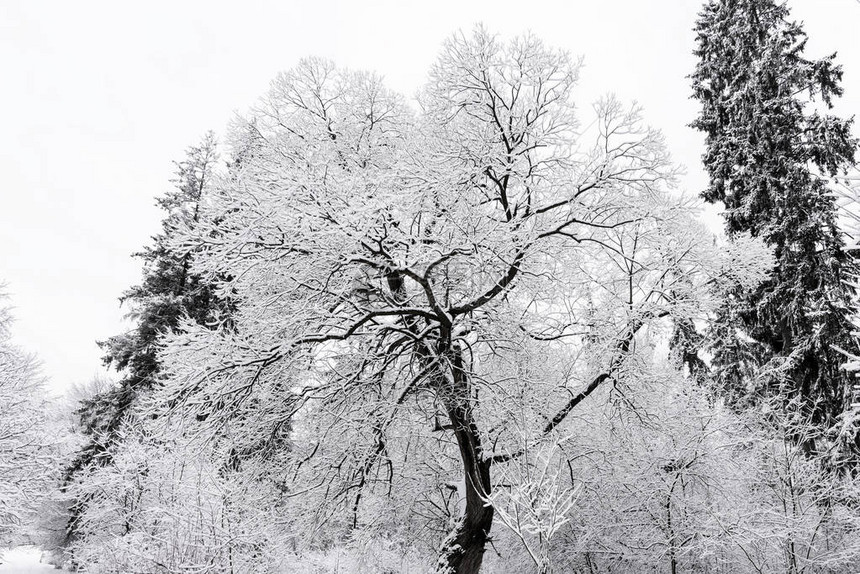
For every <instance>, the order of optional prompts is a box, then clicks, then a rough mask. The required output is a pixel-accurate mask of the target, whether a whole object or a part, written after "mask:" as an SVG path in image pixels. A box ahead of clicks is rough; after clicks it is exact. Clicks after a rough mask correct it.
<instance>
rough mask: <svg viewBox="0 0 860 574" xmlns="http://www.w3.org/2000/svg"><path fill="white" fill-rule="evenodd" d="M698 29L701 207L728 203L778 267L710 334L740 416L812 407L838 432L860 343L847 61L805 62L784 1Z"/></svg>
mask: <svg viewBox="0 0 860 574" xmlns="http://www.w3.org/2000/svg"><path fill="white" fill-rule="evenodd" d="M695 29H696V32H697V49H696V51H695V54H696V55H697V56H698V58H699V61H698V64H697V66H696V70H695V73H694V74H693V75H692V80H693V90H694V97H695V99H697V100H699V102H701V104H702V110H701V113H700V114H699V116H698V118H697V119H696V120H695V122H694V123H693V127H695V128H697V129H698V130H700V131H703V132H704V133H705V134H706V136H707V139H706V152H705V154H704V156H703V160H704V164H705V167H706V168H707V171H708V174H709V176H710V183H709V185H708V187H707V189H706V190H705V191H704V192H703V194H702V195H703V197H704V199H705V200H706V201H708V202H711V203H715V202H722V203H724V204H725V208H726V209H725V214H724V217H725V224H726V231H727V233H728V234H729V235H734V234H738V233H742V232H748V233H750V234H752V235H753V236H757V237H760V238H762V239H764V240H765V241H766V242H767V243H768V244H769V245H770V246H771V247H772V248H773V249H774V255H775V258H776V262H777V263H776V266H775V268H774V269H773V272H772V276H771V278H770V279H769V280H768V281H766V282H765V283H763V284H762V285H760V286H759V287H758V288H756V289H753V290H744V289H740V288H739V289H737V290H736V292H735V293H733V294H732V296H731V297H730V298H729V299H728V300H726V301H725V304H724V306H723V308H722V310H721V311H720V313H719V316H718V318H717V320H716V323H715V325H714V326H713V328H712V331H711V340H712V346H713V352H714V358H713V367H714V371H715V375H716V377H717V379H718V381H719V382H720V384H721V385H722V387H723V389H724V390H725V392H726V393H727V395H728V396H729V397H730V399H731V400H732V401H733V402H734V403H735V404H739V403H745V402H750V401H755V400H758V399H760V398H761V397H762V396H772V395H774V394H775V393H781V394H782V395H784V396H786V398H791V397H794V398H797V397H800V398H802V400H803V403H804V404H805V405H806V408H808V409H809V411H810V413H811V415H812V416H813V419H814V420H815V422H816V424H819V425H822V426H824V427H830V426H832V425H833V424H834V423H835V421H836V418H837V417H838V416H839V415H840V414H841V413H842V412H844V410H845V409H846V407H847V406H848V405H847V403H848V402H849V401H850V386H851V385H850V379H849V378H848V377H847V376H846V374H845V373H844V371H842V370H841V369H840V365H841V363H842V362H843V359H842V358H841V356H840V354H839V353H838V351H836V350H835V349H834V346H845V345H847V343H848V341H849V340H850V331H851V327H850V325H849V322H848V320H847V318H846V309H847V307H848V305H849V301H850V298H851V291H850V287H848V286H847V285H846V283H845V281H846V279H848V278H849V277H850V276H851V275H853V274H855V273H856V269H857V266H856V263H855V262H854V261H853V260H852V258H851V257H850V256H849V254H848V253H847V252H846V249H845V245H844V241H843V238H842V236H841V234H840V231H839V230H838V228H837V211H836V209H837V208H836V205H835V202H834V199H833V197H832V195H831V194H830V190H829V189H828V184H827V177H828V176H835V175H837V174H838V173H840V172H843V171H844V170H845V169H846V168H847V167H849V166H851V165H853V163H854V151H855V149H856V147H857V140H856V139H855V138H853V137H852V135H851V133H850V128H851V124H852V121H851V120H844V119H840V118H838V117H836V116H834V115H832V114H831V113H829V111H828V110H829V109H830V108H831V105H832V99H833V98H834V97H838V96H840V95H841V94H842V88H841V87H840V81H841V78H842V70H841V68H840V67H839V66H838V65H836V63H835V54H833V55H831V56H828V57H826V58H822V59H819V60H810V59H807V58H806V57H805V56H804V50H805V46H806V41H807V37H806V34H805V33H804V31H803V28H802V26H801V25H800V24H798V23H796V22H794V21H792V20H791V19H790V14H789V10H788V8H787V7H786V5H785V3H784V2H778V1H776V0H709V1H708V2H707V4H706V5H705V7H704V9H703V11H702V12H701V14H700V16H699V19H698V22H697V24H696V28H695ZM850 440H853V441H856V440H857V439H856V437H852V438H851V439H850Z"/></svg>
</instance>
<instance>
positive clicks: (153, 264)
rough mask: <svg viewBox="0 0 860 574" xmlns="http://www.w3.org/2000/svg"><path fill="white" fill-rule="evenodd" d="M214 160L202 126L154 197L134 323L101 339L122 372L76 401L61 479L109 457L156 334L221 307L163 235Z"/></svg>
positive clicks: (186, 218)
mask: <svg viewBox="0 0 860 574" xmlns="http://www.w3.org/2000/svg"><path fill="white" fill-rule="evenodd" d="M216 163H217V152H216V139H215V136H214V135H213V134H212V133H209V134H207V135H206V136H205V137H204V138H203V141H202V142H201V143H200V145H198V146H193V147H191V148H189V150H188V152H187V157H186V159H185V160H183V161H182V162H179V163H177V164H176V167H177V171H176V179H175V180H174V184H175V189H174V190H172V191H170V192H168V193H166V194H165V195H164V196H163V197H162V198H160V199H158V201H157V203H158V205H159V207H161V208H162V209H163V210H164V211H165V212H166V217H165V219H164V220H163V222H162V232H161V233H160V234H158V235H155V236H154V237H153V243H152V245H150V246H147V247H146V248H145V249H144V250H143V251H142V252H140V253H137V254H136V257H138V258H140V259H141V260H142V261H143V280H142V282H141V284H140V285H137V286H135V287H132V288H131V289H129V290H128V291H126V292H125V293H124V294H123V296H122V297H121V298H120V301H121V302H122V303H123V304H125V305H127V306H128V308H129V314H128V316H129V318H131V319H133V320H134V327H133V328H132V329H131V330H129V331H128V332H126V333H123V334H120V335H116V336H114V337H111V338H109V339H108V340H107V341H104V342H102V343H100V345H101V347H102V348H103V349H104V350H105V351H106V354H105V357H104V362H105V364H107V365H109V366H113V367H115V368H116V369H117V370H118V371H120V372H122V373H123V377H122V379H121V380H120V381H119V382H118V383H117V384H116V385H108V386H105V388H104V389H103V392H99V393H97V394H94V395H93V396H89V397H86V398H85V400H83V401H82V403H81V405H80V408H79V410H78V414H79V416H80V427H81V431H82V433H83V434H84V435H85V436H86V438H87V440H86V442H85V443H84V445H83V447H82V448H81V449H80V451H79V453H78V456H76V457H75V458H74V460H72V461H71V462H70V463H69V465H68V466H67V468H66V471H65V474H66V478H65V481H66V482H67V483H72V482H74V481H76V480H78V475H79V474H80V473H83V472H84V471H85V470H86V469H87V467H89V466H92V465H96V466H102V465H105V464H109V463H110V460H111V457H112V456H113V454H114V452H115V449H114V448H113V446H114V443H116V442H117V441H118V440H119V435H120V432H121V430H122V429H123V428H124V425H125V423H126V422H127V421H128V419H134V418H135V417H136V416H137V412H136V407H137V404H138V403H139V402H140V401H141V400H142V399H143V398H145V397H146V396H147V395H148V393H149V392H150V391H151V389H152V388H153V386H155V385H156V379H157V376H158V373H159V369H160V366H159V364H158V360H157V357H156V352H157V341H158V339H159V337H161V336H162V335H163V334H164V333H165V332H169V331H171V330H173V329H176V328H177V327H178V325H179V321H180V319H181V318H183V317H190V318H191V319H192V320H194V321H197V322H199V323H201V324H205V323H206V322H208V321H211V320H214V318H215V317H218V316H220V312H221V311H225V310H226V309H227V305H226V304H225V303H224V302H223V301H218V300H216V299H215V297H214V296H213V294H212V292H211V290H210V289H209V286H208V285H206V284H205V283H203V282H201V281H200V280H199V278H198V277H197V276H195V275H194V274H193V273H191V272H189V255H188V254H185V253H177V252H175V251H172V250H171V248H170V237H171V236H172V235H173V234H175V233H176V230H177V229H179V228H186V227H189V226H194V225H195V224H196V223H197V222H198V220H199V214H200V205H201V203H202V202H203V201H205V197H204V195H205V193H204V192H205V190H206V187H207V186H208V184H209V179H210V177H211V176H212V173H213V170H214V169H215V166H216ZM76 491H77V492H84V491H86V489H84V490H81V489H77V490H76ZM87 504H88V501H87V500H84V499H78V500H76V502H75V504H74V505H73V508H72V516H71V520H70V525H69V533H70V535H71V536H72V537H74V536H75V535H77V528H78V525H77V519H78V517H79V515H80V514H81V513H83V512H84V510H85V508H84V507H85V506H86V505H87Z"/></svg>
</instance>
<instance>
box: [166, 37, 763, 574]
mask: <svg viewBox="0 0 860 574" xmlns="http://www.w3.org/2000/svg"><path fill="white" fill-rule="evenodd" d="M578 69H579V68H578V62H576V61H575V60H572V59H571V58H570V57H569V56H568V55H567V54H566V53H563V52H559V51H557V50H553V49H550V48H547V47H546V46H544V45H543V44H542V43H541V42H540V41H539V40H537V39H536V38H534V37H532V36H525V37H521V38H517V39H515V40H513V41H510V42H503V41H501V40H499V39H498V38H496V37H494V36H492V35H490V34H488V33H487V32H486V31H484V30H482V29H478V30H476V31H475V32H474V34H472V35H470V36H464V35H457V36H455V37H454V38H452V39H451V40H449V41H448V42H447V43H446V44H445V47H444V49H443V51H442V54H441V56H440V58H439V61H438V62H437V64H436V65H435V66H434V67H433V69H432V71H431V74H430V81H429V82H428V84H427V85H426V87H425V88H424V90H423V91H422V92H421V94H420V96H419V102H418V103H419V106H418V108H419V109H418V110H417V111H416V110H413V109H412V108H410V107H409V106H408V105H407V103H406V102H405V101H404V99H403V98H401V97H400V96H398V95H397V94H394V93H392V92H390V91H388V90H386V89H385V88H384V86H383V85H382V82H381V80H380V79H379V78H378V77H376V76H373V75H371V74H366V73H358V72H351V71H346V70H342V69H339V68H337V67H336V66H334V65H333V64H331V63H329V62H326V61H323V60H318V59H310V60H305V61H303V62H302V63H301V64H300V65H299V66H298V67H297V68H295V69H294V70H292V71H290V72H287V73H284V74H282V75H280V76H279V77H278V78H277V79H276V80H275V81H274V82H273V84H272V87H271V90H270V91H269V93H268V94H267V95H266V96H265V97H264V98H263V99H262V101H261V103H260V104H259V105H258V106H257V107H256V108H255V109H254V110H253V111H252V113H251V114H250V115H249V117H247V118H245V119H244V120H241V121H239V122H237V123H236V125H235V126H234V129H233V133H232V144H233V146H234V148H235V149H236V150H237V151H239V152H241V161H239V162H238V163H237V164H236V166H235V169H233V170H231V171H230V173H229V174H227V175H225V176H224V177H220V178H217V181H215V182H214V183H213V185H212V188H211V193H210V195H209V198H210V200H209V201H208V202H206V203H205V204H204V205H203V208H204V209H203V213H202V217H201V219H200V221H199V222H198V223H197V224H196V225H194V226H190V227H189V229H187V230H186V233H185V235H184V237H183V238H181V240H179V243H181V244H182V245H183V246H184V248H185V249H186V250H187V251H188V252H189V253H191V254H192V256H191V267H190V270H191V272H192V273H194V274H196V275H197V276H199V277H200V278H201V281H204V282H207V283H211V284H214V285H216V286H217V289H216V295H217V296H221V297H229V298H230V300H231V301H234V302H235V303H236V308H235V311H234V312H233V313H232V314H231V316H230V322H229V323H224V324H221V325H217V326H216V328H212V326H211V325H210V326H202V325H200V324H199V323H197V322H195V321H193V320H187V321H185V322H184V323H183V325H182V327H183V331H184V332H182V333H178V334H174V335H171V336H169V337H168V339H167V344H166V348H165V350H164V352H163V354H162V355H161V356H160V361H162V364H164V365H165V366H166V371H165V373H166V374H167V376H166V377H165V380H164V387H163V388H161V389H160V390H159V391H158V393H157V395H156V396H155V397H154V399H155V401H154V404H155V406H154V407H153V409H154V412H156V413H157V412H159V408H160V407H159V405H162V406H163V405H169V406H170V407H171V408H170V410H169V414H170V415H171V416H175V415H191V416H190V417H189V420H193V421H195V423H196V424H197V429H198V430H197V431H195V432H196V433H197V434H198V438H201V439H204V438H206V437H214V436H219V437H223V432H224V429H227V428H229V429H230V432H231V436H233V437H235V439H234V440H236V441H237V444H236V451H237V452H239V453H243V455H244V459H245V463H243V468H244V469H245V470H248V468H249V467H250V466H253V465H257V466H258V468H259V469H260V471H259V472H260V476H265V478H266V479H267V480H271V481H274V482H277V483H279V484H280V485H281V487H282V489H283V497H284V500H286V501H289V502H287V504H290V505H293V506H294V507H295V513H294V515H293V516H295V519H294V521H293V522H292V524H293V527H294V528H297V529H301V531H300V532H297V535H298V540H299V541H300V543H301V544H302V545H303V546H304V548H305V549H306V550H308V551H310V550H313V549H319V548H325V547H327V546H328V545H330V544H331V543H332V542H336V541H338V540H349V539H351V537H353V536H356V535H357V533H359V532H367V531H368V530H369V531H377V532H378V531H381V530H385V529H386V528H387V529H388V533H389V534H393V533H394V532H395V531H397V532H400V533H405V535H406V536H410V537H411V538H410V540H412V541H421V542H423V543H424V544H426V543H427V542H432V543H434V544H439V545H440V550H439V552H438V557H439V563H438V570H439V571H440V572H443V571H444V572H455V573H457V574H464V573H474V572H477V571H478V569H479V568H480V566H481V564H482V562H483V555H484V551H485V549H486V547H487V544H488V541H489V540H490V530H491V527H492V526H493V522H494V514H495V508H494V504H493V503H492V501H494V500H495V501H505V502H504V504H505V505H506V507H505V508H512V507H511V506H510V505H509V504H508V503H510V504H512V505H513V507H516V505H517V504H521V503H522V501H524V500H526V499H527V498H528V496H530V495H531V494H533V495H535V496H536V497H537V498H539V499H544V498H546V497H547V496H548V494H547V493H548V490H547V489H546V488H545V487H546V485H545V484H544V482H545V481H537V482H535V483H534V485H533V487H529V486H528V485H527V484H521V485H519V486H515V488H514V489H512V490H510V491H508V492H509V493H510V492H513V493H518V494H515V498H513V499H511V498H510V496H507V497H505V496H502V495H499V494H498V493H497V487H498V484H497V482H498V480H497V478H495V476H496V474H498V476H499V477H502V480H503V481H505V480H511V477H516V476H524V474H523V473H520V474H518V473H517V472H513V471H511V470H509V469H508V470H502V471H498V472H497V471H496V469H500V467H503V466H504V465H515V464H521V465H522V464H525V465H526V467H528V466H529V465H531V466H532V467H535V468H536V467H539V466H540V464H541V463H542V461H545V460H546V458H545V457H544V458H540V457H539V458H537V459H536V458H533V457H534V455H535V454H538V453H544V454H546V453H547V452H548V450H549V451H551V450H552V449H551V448H549V449H548V448H547V447H546V445H552V444H557V441H558V439H559V436H560V435H562V434H563V433H564V432H565V429H566V426H567V425H568V424H569V422H570V419H571V418H573V417H575V416H576V415H575V413H576V412H577V409H579V408H581V406H582V405H583V404H584V403H585V402H587V400H588V399H589V397H591V396H592V395H593V394H594V393H595V391H596V390H598V389H601V388H604V387H614V388H616V389H622V388H624V386H625V385H635V384H636V381H637V372H638V371H637V364H638V363H637V359H636V353H635V349H636V344H637V343H636V341H637V337H638V336H640V335H641V334H642V333H643V332H645V331H647V330H650V329H657V330H659V329H662V328H665V327H666V321H670V320H672V319H683V320H692V319H698V318H701V317H702V316H703V314H704V312H705V308H707V307H708V301H709V297H710V294H711V293H712V292H713V291H714V289H718V288H722V287H721V286H724V284H732V285H734V284H736V283H740V284H743V285H745V286H746V287H748V288H749V287H752V285H753V284H754V283H755V282H756V281H758V280H760V279H761V277H762V276H763V275H764V274H765V273H766V270H767V269H769V268H770V266H771V265H772V262H771V260H770V258H769V255H768V253H767V250H766V249H763V248H762V247H761V245H760V244H759V243H757V242H755V241H753V240H751V239H749V238H744V237H740V238H739V239H740V241H741V242H742V243H743V242H746V243H745V244H744V246H743V248H740V249H735V248H729V249H726V250H725V253H723V254H720V253H719V252H717V251H716V250H714V249H713V246H712V243H711V242H710V241H709V240H708V238H707V234H705V233H703V231H702V230H701V229H700V228H699V227H698V226H697V225H696V223H695V221H694V217H695V207H694V206H693V205H692V204H691V203H690V202H689V201H686V200H684V199H682V198H679V197H678V196H677V195H676V194H674V193H671V192H669V191H668V188H669V186H670V184H671V182H672V178H673V175H674V171H673V168H672V166H671V164H670V162H669V158H668V156H667V153H666V151H665V149H664V147H663V143H662V138H661V136H660V134H659V133H658V132H656V131H655V130H653V129H650V128H648V127H646V126H645V125H644V124H643V122H642V120H641V118H640V115H639V110H638V109H637V108H636V107H626V106H623V105H622V104H620V103H619V102H617V101H615V100H614V99H612V98H607V99H604V100H602V101H601V102H599V103H598V104H596V105H595V107H594V112H595V118H594V119H593V120H590V121H589V122H588V123H587V124H586V125H587V126H588V127H583V126H582V125H581V124H580V123H579V122H578V120H577V118H576V115H575V114H574V103H573V102H574V87H575V83H576V79H577V76H578ZM726 255H729V257H726ZM732 257H734V259H732ZM159 416H161V417H165V416H166V415H165V413H164V412H163V410H162V411H161V414H160V415H159ZM287 440H288V442H289V446H288V448H277V447H278V445H281V444H284V441H287ZM556 460H557V459H556ZM526 467H524V468H526ZM263 469H265V470H263ZM544 476H545V477H548V476H551V475H550V474H545V475H544ZM552 476H555V475H552ZM530 493H531V494H530ZM547 500H549V499H547ZM499 504H502V502H499ZM554 508H556V509H557V510H558V509H564V508H565V504H561V505H560V506H554ZM502 512H507V513H508V514H507V515H506V517H505V518H506V520H505V522H508V523H510V525H514V521H512V520H507V518H509V517H510V511H509V510H502ZM535 520H538V521H540V520H542V519H539V518H535ZM558 520H559V521H560V522H559V523H558V524H561V523H563V519H562V518H561V517H558ZM541 524H543V523H542V522H541ZM528 528H531V527H526V530H525V531H522V530H521V532H526V533H528ZM541 528H542V526H541ZM538 530H540V528H539V529H538ZM550 530H552V532H553V533H555V532H556V531H557V528H555V527H553V528H551V529H550ZM541 552H542V551H541ZM538 554H540V552H539V553H538Z"/></svg>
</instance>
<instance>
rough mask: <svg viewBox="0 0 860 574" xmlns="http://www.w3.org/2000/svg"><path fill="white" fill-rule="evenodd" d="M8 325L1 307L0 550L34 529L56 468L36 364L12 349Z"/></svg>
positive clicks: (54, 447) (55, 452)
mask: <svg viewBox="0 0 860 574" xmlns="http://www.w3.org/2000/svg"><path fill="white" fill-rule="evenodd" d="M3 299H5V297H4V296H3V295H2V294H0V302H2V301H3ZM11 324H12V319H11V314H10V312H9V309H8V307H6V306H5V305H4V306H0V545H5V544H8V543H10V542H13V541H18V542H20V541H21V540H22V539H23V538H24V534H25V531H26V529H27V528H28V527H31V526H32V525H33V524H34V521H35V519H36V518H37V515H36V513H37V511H38V510H39V507H40V505H41V504H42V503H43V502H44V500H45V497H46V495H47V493H48V492H49V491H50V488H51V486H52V485H53V482H54V481H55V480H56V478H57V462H58V449H57V445H58V439H57V438H56V436H52V433H53V431H54V430H55V429H53V428H52V422H51V420H50V417H49V415H50V409H49V403H48V401H47V399H46V398H45V388H44V379H43V377H42V376H41V375H40V373H39V366H38V361H37V360H36V358H35V357H33V356H32V355H28V354H27V353H25V352H24V351H22V350H21V349H19V348H18V347H16V346H15V345H13V344H12V342H11V333H10V327H11Z"/></svg>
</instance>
